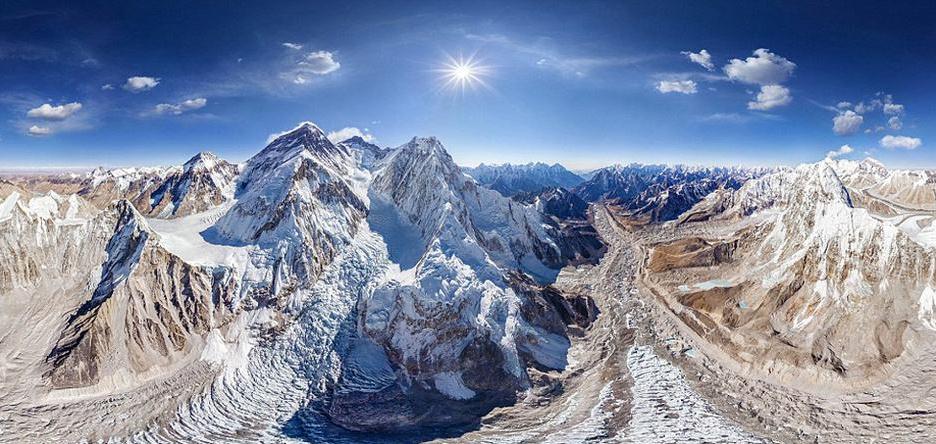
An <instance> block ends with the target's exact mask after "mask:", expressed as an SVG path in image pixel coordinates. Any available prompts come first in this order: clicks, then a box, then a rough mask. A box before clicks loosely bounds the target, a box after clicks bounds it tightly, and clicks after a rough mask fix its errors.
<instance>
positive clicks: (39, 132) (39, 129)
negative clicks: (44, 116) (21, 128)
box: [26, 125, 52, 137]
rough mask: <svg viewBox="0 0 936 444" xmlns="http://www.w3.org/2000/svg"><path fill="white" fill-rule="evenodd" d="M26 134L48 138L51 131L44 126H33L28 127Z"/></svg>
mask: <svg viewBox="0 0 936 444" xmlns="http://www.w3.org/2000/svg"><path fill="white" fill-rule="evenodd" d="M26 134H29V135H30V136H37V137H42V136H48V135H49V134H52V129H51V128H48V127H44V126H37V125H33V126H31V127H29V129H28V130H26Z"/></svg>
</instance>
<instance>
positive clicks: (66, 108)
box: [26, 102, 81, 120]
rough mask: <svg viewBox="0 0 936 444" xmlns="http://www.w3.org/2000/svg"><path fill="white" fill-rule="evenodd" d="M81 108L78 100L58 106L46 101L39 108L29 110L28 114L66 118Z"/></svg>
mask: <svg viewBox="0 0 936 444" xmlns="http://www.w3.org/2000/svg"><path fill="white" fill-rule="evenodd" d="M80 109H81V104H80V103H78V102H72V103H66V104H64V105H58V106H52V105H50V104H48V103H44V104H42V105H40V106H39V107H37V108H33V109H31V110H29V111H28V112H27V113H26V116H28V117H33V118H36V119H43V120H65V119H67V118H69V117H71V115H72V114H75V113H76V112H78V110H80Z"/></svg>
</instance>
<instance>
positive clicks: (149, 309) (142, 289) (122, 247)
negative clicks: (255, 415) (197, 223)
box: [46, 201, 237, 388]
mask: <svg viewBox="0 0 936 444" xmlns="http://www.w3.org/2000/svg"><path fill="white" fill-rule="evenodd" d="M106 211H111V212H114V213H115V217H114V231H113V234H112V237H111V239H110V241H109V243H108V244H107V246H106V251H107V252H108V255H107V259H106V261H105V262H104V264H103V265H102V272H101V276H100V281H99V282H98V284H97V287H96V288H95V290H94V291H93V292H92V293H91V294H90V297H89V298H88V299H87V300H86V301H85V302H84V303H82V304H81V305H80V306H79V307H78V309H77V310H76V311H75V312H74V313H73V314H72V315H71V316H70V317H69V319H68V321H67V322H66V324H65V327H64V329H63V331H62V333H61V335H60V337H59V339H58V341H57V342H56V344H55V346H54V347H53V348H52V350H51V351H50V352H49V354H48V356H47V357H46V363H47V366H48V368H47V370H46V376H47V377H48V378H49V379H50V381H51V383H52V386H53V387H55V388H69V387H83V386H88V385H94V384H96V383H98V382H100V381H101V379H102V378H103V377H105V376H109V375H110V374H111V372H112V371H113V369H114V368H124V369H126V370H128V371H129V372H130V373H142V372H145V371H146V370H148V369H149V368H150V367H152V366H154V365H169V364H171V363H172V362H174V361H176V360H178V359H181V358H182V357H184V356H185V355H186V354H188V353H189V352H191V351H192V350H193V349H194V346H195V345H196V344H200V341H201V338H202V337H203V336H204V335H205V334H207V333H208V331H209V330H210V329H211V328H216V327H219V326H221V325H223V324H224V323H226V322H227V320H229V319H230V318H231V315H232V312H231V310H230V302H231V301H232V299H233V298H234V295H235V293H236V289H237V285H236V283H234V282H233V280H232V279H231V277H230V276H229V275H227V274H224V273H215V272H213V271H212V270H210V269H205V268H202V267H197V266H192V265H189V264H187V263H185V262H184V261H182V260H181V259H179V258H178V257H175V256H173V255H171V254H169V253H168V252H166V251H165V250H163V249H162V248H160V247H158V246H156V245H154V244H152V243H150V242H149V238H150V235H151V234H150V233H149V232H148V231H146V229H145V227H144V225H142V222H141V217H140V215H139V213H137V212H136V211H135V210H134V209H133V208H132V206H131V205H130V203H129V202H127V201H120V202H118V203H116V204H115V205H114V206H112V207H111V209H109V210H106ZM193 341H194V342H193Z"/></svg>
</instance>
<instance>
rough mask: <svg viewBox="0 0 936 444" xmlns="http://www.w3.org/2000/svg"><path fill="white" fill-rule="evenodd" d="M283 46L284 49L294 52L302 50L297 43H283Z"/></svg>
mask: <svg viewBox="0 0 936 444" xmlns="http://www.w3.org/2000/svg"><path fill="white" fill-rule="evenodd" d="M283 46H285V47H287V48H289V49H295V50H296V51H298V50H300V49H302V45H300V44H298V43H290V42H283Z"/></svg>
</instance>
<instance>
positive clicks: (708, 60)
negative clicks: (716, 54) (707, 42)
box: [680, 49, 715, 71]
mask: <svg viewBox="0 0 936 444" xmlns="http://www.w3.org/2000/svg"><path fill="white" fill-rule="evenodd" d="M680 54H682V55H684V56H686V57H689V60H690V61H692V63H696V64H699V65H701V66H702V67H703V68H705V69H707V70H709V71H711V70H713V69H715V64H713V63H712V55H711V54H709V52H708V51H706V50H704V49H703V50H701V51H699V52H692V51H683V52H681V53H680Z"/></svg>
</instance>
